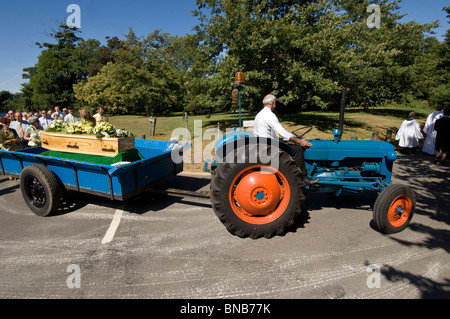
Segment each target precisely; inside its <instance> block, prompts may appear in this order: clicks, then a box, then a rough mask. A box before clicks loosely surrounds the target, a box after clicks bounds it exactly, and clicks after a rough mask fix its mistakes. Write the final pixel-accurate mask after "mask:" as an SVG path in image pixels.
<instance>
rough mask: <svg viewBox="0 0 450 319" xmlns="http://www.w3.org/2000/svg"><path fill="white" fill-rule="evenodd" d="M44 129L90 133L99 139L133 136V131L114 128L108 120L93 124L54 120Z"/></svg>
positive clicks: (67, 132)
mask: <svg viewBox="0 0 450 319" xmlns="http://www.w3.org/2000/svg"><path fill="white" fill-rule="evenodd" d="M45 131H47V132H60V133H66V134H91V135H95V136H97V138H99V139H101V138H103V137H133V133H131V132H129V131H127V130H124V129H116V128H115V127H114V126H113V125H112V124H110V123H108V122H100V123H98V124H97V125H95V126H93V125H92V123H90V122H88V121H85V120H81V121H78V122H75V123H69V124H67V123H65V122H64V121H62V120H55V121H52V122H50V124H49V125H48V127H47V128H46V130H45Z"/></svg>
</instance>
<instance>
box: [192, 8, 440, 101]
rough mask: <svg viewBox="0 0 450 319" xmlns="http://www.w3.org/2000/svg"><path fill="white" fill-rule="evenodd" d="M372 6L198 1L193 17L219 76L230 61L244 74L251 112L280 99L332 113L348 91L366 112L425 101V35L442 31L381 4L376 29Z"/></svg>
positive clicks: (247, 99) (352, 99)
mask: <svg viewBox="0 0 450 319" xmlns="http://www.w3.org/2000/svg"><path fill="white" fill-rule="evenodd" d="M372 2H373V1H369V0H321V1H308V0H278V1H269V0H260V1H256V0H246V1H241V0H197V5H198V10H197V11H196V12H194V14H195V15H196V16H198V18H199V21H200V23H199V25H198V26H197V28H196V30H197V35H198V36H199V37H200V38H201V41H202V42H203V43H204V45H205V46H206V47H207V50H208V52H209V55H210V56H211V61H212V69H214V70H216V71H218V72H220V70H221V68H220V65H221V64H222V63H228V65H230V63H229V62H228V61H227V60H228V59H231V61H232V64H234V66H235V67H236V69H235V71H237V70H240V71H244V73H245V74H246V78H247V85H248V86H247V88H246V90H245V94H244V98H245V99H246V101H245V104H246V105H250V106H251V105H252V101H258V103H259V101H261V99H262V97H263V96H264V95H265V94H267V93H274V94H275V95H277V96H278V98H279V101H280V102H281V104H284V106H285V107H284V109H286V110H287V109H291V110H299V109H304V108H311V107H312V108H329V107H334V106H338V105H339V101H340V92H341V88H342V86H343V85H344V84H345V85H346V86H348V88H349V94H348V97H349V101H350V103H351V104H352V105H355V106H364V107H365V109H367V108H368V107H369V106H374V105H377V104H379V103H382V102H384V101H386V100H389V99H392V100H401V99H402V98H404V97H405V96H408V95H413V94H415V95H418V96H420V94H421V92H420V90H419V86H417V85H414V82H415V81H417V77H418V76H417V74H418V69H417V68H418V67H419V66H420V67H421V68H425V69H426V70H421V72H425V71H426V72H429V71H431V70H434V69H433V68H431V69H430V67H431V65H427V63H425V64H420V63H419V64H418V62H419V61H420V59H423V58H424V57H423V48H424V46H425V45H426V38H425V36H424V34H425V33H427V32H430V31H431V30H432V28H433V27H435V26H437V22H434V23H431V24H425V25H423V24H419V23H416V22H409V23H400V22H399V20H400V18H401V17H402V16H401V15H400V14H399V12H398V10H399V8H400V2H401V1H400V0H393V1H389V0H381V1H377V2H376V3H377V4H378V5H379V7H380V9H381V26H380V28H373V29H371V28H369V27H368V24H367V19H368V17H369V13H368V12H367V8H368V6H369V5H370V4H371V3H372ZM428 62H430V61H428ZM420 67H419V68H420ZM223 70H227V69H226V68H224V69H223ZM227 71H228V70H227ZM212 73H213V76H212V78H217V74H216V73H215V72H212ZM221 78H222V79H227V80H228V79H229V77H227V76H225V75H222V76H221ZM228 85H229V83H228ZM253 103H254V102H253Z"/></svg>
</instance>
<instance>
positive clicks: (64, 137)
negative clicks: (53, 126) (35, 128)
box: [40, 132, 134, 157]
mask: <svg viewBox="0 0 450 319" xmlns="http://www.w3.org/2000/svg"><path fill="white" fill-rule="evenodd" d="M40 135H41V142H42V147H43V148H46V149H48V150H51V151H58V152H68V153H78V154H88V155H100V156H110V157H113V156H116V155H117V154H118V153H120V152H124V151H128V150H130V149H133V148H134V137H119V138H117V137H104V138H102V139H98V138H97V137H96V136H95V135H88V134H85V135H79V134H62V133H53V132H41V133H40Z"/></svg>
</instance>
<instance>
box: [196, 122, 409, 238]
mask: <svg viewBox="0 0 450 319" xmlns="http://www.w3.org/2000/svg"><path fill="white" fill-rule="evenodd" d="M333 133H334V139H332V140H320V139H316V140H313V141H311V142H312V144H313V146H312V147H311V148H309V149H307V150H305V152H304V155H305V162H306V167H307V171H308V176H307V177H309V178H311V179H317V178H319V179H320V180H319V182H317V183H315V184H312V185H305V184H304V178H305V176H303V174H302V172H301V170H300V169H299V168H298V166H297V164H296V163H295V161H294V160H293V159H292V157H291V156H290V155H289V146H288V145H287V144H285V143H283V142H280V141H275V140H267V139H264V140H263V139H260V138H257V137H254V136H252V135H251V133H250V132H248V131H241V130H235V131H234V132H233V133H231V134H227V135H226V136H224V137H223V138H222V139H220V140H219V141H218V142H217V143H216V145H215V148H216V152H215V157H214V160H213V161H212V162H211V163H206V165H205V168H206V170H208V171H211V173H212V175H211V176H212V177H211V191H210V199H211V202H212V206H213V209H214V212H215V213H216V215H217V216H218V217H219V219H220V220H221V221H222V223H223V224H224V225H225V227H226V228H227V229H228V231H229V232H230V233H232V234H235V235H237V236H240V237H251V238H259V237H266V238H270V237H273V236H274V235H280V234H283V233H284V232H285V231H286V229H287V228H288V227H289V226H291V225H292V224H293V223H294V220H295V218H296V217H297V216H299V215H300V213H301V211H302V205H303V203H304V201H305V196H306V195H307V193H308V192H326V193H331V194H334V195H336V196H339V195H344V194H358V193H361V192H364V191H375V192H379V195H378V197H377V200H376V202H375V205H374V208H373V220H374V222H375V224H376V226H377V227H378V228H379V229H380V230H381V231H382V232H384V233H396V232H400V231H402V230H403V229H405V228H406V227H407V226H408V224H409V222H410V221H411V218H412V216H413V213H414V210H415V203H416V200H415V194H414V191H413V190H412V189H411V188H410V187H408V186H405V185H400V184H391V176H392V168H393V164H394V161H395V159H396V158H397V154H396V152H395V148H394V146H393V145H391V144H390V143H387V142H384V141H358V140H341V139H340V136H341V133H340V131H339V130H335V131H334V132H333ZM209 164H211V165H209Z"/></svg>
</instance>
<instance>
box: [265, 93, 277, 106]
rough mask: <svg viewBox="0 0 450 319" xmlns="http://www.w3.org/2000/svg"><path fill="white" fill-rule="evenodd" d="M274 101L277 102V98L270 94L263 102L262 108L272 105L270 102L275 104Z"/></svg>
mask: <svg viewBox="0 0 450 319" xmlns="http://www.w3.org/2000/svg"><path fill="white" fill-rule="evenodd" d="M276 100H277V98H276V96H275V95H272V94H269V95H266V97H265V98H264V100H263V105H264V106H266V105H270V104H272V102H276Z"/></svg>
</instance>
